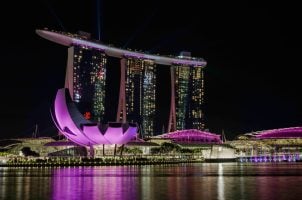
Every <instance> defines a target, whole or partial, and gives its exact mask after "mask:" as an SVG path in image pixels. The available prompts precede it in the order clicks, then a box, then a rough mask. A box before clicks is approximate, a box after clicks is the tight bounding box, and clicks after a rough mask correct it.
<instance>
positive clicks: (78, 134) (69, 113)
mask: <svg viewBox="0 0 302 200" xmlns="http://www.w3.org/2000/svg"><path fill="white" fill-rule="evenodd" d="M52 119H53V121H54V123H55V125H56V127H57V128H58V129H59V130H60V132H61V133H62V134H63V135H64V136H65V137H66V138H68V139H69V140H71V141H72V142H74V143H76V144H78V145H81V146H93V145H100V144H126V143H128V142H129V141H130V140H132V139H134V138H136V135H137V126H136V124H133V123H117V122H109V123H107V124H98V123H94V122H91V121H89V120H87V119H85V118H84V116H83V115H82V114H81V113H80V111H79V110H78V109H77V107H76V105H75V103H74V102H73V101H72V99H71V97H70V94H69V91H68V89H67V88H61V89H59V90H58V91H57V94H56V97H55V100H54V105H53V108H52Z"/></svg>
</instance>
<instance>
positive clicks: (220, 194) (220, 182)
mask: <svg viewBox="0 0 302 200" xmlns="http://www.w3.org/2000/svg"><path fill="white" fill-rule="evenodd" d="M217 188H218V199H219V200H224V199H225V197H224V180H223V165H222V163H219V164H218V181H217Z"/></svg>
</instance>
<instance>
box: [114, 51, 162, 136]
mask: <svg viewBox="0 0 302 200" xmlns="http://www.w3.org/2000/svg"><path fill="white" fill-rule="evenodd" d="M121 70H122V71H121V76H123V77H122V78H121V89H120V98H119V108H120V109H119V110H118V116H117V120H120V121H128V122H132V123H137V124H138V126H139V127H140V132H141V134H142V135H144V136H152V135H153V133H154V128H155V109H156V108H155V101H156V65H155V64H154V62H153V61H152V60H148V59H140V58H135V57H126V58H123V59H122V62H121ZM123 104H125V105H123ZM124 109H125V110H124ZM124 113H125V114H124ZM124 118H125V119H124Z"/></svg>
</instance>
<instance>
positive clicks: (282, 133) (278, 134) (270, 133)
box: [255, 127, 302, 139]
mask: <svg viewBox="0 0 302 200" xmlns="http://www.w3.org/2000/svg"><path fill="white" fill-rule="evenodd" d="M255 137H256V138H258V139H268V138H301V137H302V127H291V128H281V129H272V130H266V131H262V132H259V133H257V134H256V135H255Z"/></svg>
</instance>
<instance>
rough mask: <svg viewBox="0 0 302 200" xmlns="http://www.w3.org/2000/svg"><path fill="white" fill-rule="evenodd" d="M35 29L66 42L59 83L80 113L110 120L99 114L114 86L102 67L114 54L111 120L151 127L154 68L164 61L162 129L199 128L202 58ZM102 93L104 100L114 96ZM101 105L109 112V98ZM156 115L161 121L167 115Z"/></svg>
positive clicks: (146, 131)
mask: <svg viewBox="0 0 302 200" xmlns="http://www.w3.org/2000/svg"><path fill="white" fill-rule="evenodd" d="M37 34H39V35H40V36H41V37H44V38H46V39H48V40H50V41H53V42H56V43H59V44H62V45H65V46H68V47H69V49H68V63H67V73H66V81H65V88H68V89H69V91H70V95H71V97H72V99H73V101H74V102H76V103H77V105H78V107H79V110H80V111H81V112H82V114H84V116H85V117H86V118H88V119H92V120H94V121H97V122H103V121H106V120H110V121H111V117H110V119H104V116H106V113H105V97H106V98H108V96H110V95H107V94H108V91H106V88H108V89H110V90H113V89H114V88H109V87H107V86H108V85H107V86H106V83H108V81H109V80H108V81H106V77H107V75H106V74H107V73H106V71H107V69H112V66H110V68H109V67H108V68H107V65H108V63H109V62H107V61H109V60H110V57H114V58H118V59H120V70H121V71H120V78H118V77H115V79H114V80H110V81H114V82H115V83H120V90H119V100H118V107H117V112H116V119H115V120H116V122H122V123H126V122H132V123H137V124H138V126H139V127H140V129H139V130H140V131H141V134H142V135H143V136H152V135H153V134H154V133H155V125H156V124H155V123H156V117H157V116H156V113H155V111H156V108H157V106H156V102H159V101H157V98H158V97H157V91H156V90H157V86H156V85H157V84H158V80H157V75H156V71H157V70H156V68H157V67H168V68H170V70H171V73H170V75H171V77H170V81H167V82H166V83H165V84H167V85H168V84H169V82H170V83H171V85H169V86H170V88H171V93H170V95H169V94H167V95H166V99H167V98H169V97H171V99H170V115H169V122H168V130H167V131H168V132H170V131H175V130H184V129H199V130H202V129H204V118H203V112H202V110H203V108H202V106H203V102H204V74H203V68H204V66H206V61H205V60H204V59H202V58H195V57H191V53H190V52H181V54H180V56H175V57H174V56H161V55H158V54H157V55H154V54H149V53H144V52H142V51H131V50H128V49H121V48H116V47H113V46H112V45H105V44H103V43H101V42H99V41H95V40H91V39H90V34H88V33H83V32H80V33H79V34H72V33H64V32H63V33H62V32H55V31H49V30H37ZM108 75H109V73H108ZM167 80H169V79H168V77H167ZM109 85H110V84H109ZM115 87H116V86H115ZM113 94H114V93H113ZM116 96H117V95H116ZM108 99H109V100H108V101H106V102H107V103H108V102H109V101H110V100H112V99H115V98H113V97H110V98H108ZM107 105H110V106H107V107H106V112H107V114H108V110H109V111H113V110H114V113H115V111H116V106H115V104H111V102H110V104H107ZM110 116H111V114H110ZM108 118H109V117H108ZM161 119H162V121H164V122H161V123H163V127H166V126H164V123H166V119H167V117H165V119H163V118H161ZM157 133H158V131H157Z"/></svg>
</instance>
